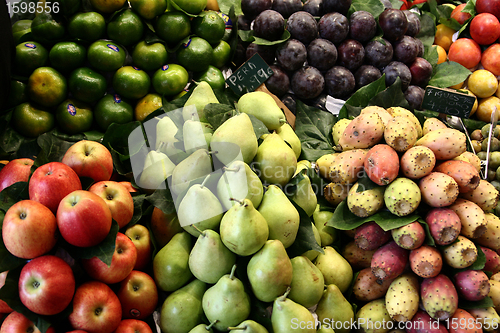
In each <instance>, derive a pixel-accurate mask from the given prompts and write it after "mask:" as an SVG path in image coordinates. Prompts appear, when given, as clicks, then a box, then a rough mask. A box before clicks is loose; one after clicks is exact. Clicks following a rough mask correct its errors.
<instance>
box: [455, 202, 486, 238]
mask: <svg viewBox="0 0 500 333" xmlns="http://www.w3.org/2000/svg"><path fill="white" fill-rule="evenodd" d="M449 208H450V209H451V210H453V211H454V212H455V213H457V215H458V217H459V218H460V223H461V224H462V228H461V231H460V233H461V234H462V235H464V236H465V237H468V238H472V239H476V238H479V237H481V236H482V235H483V234H484V233H485V232H486V230H487V227H486V225H487V223H488V221H487V220H486V215H485V214H484V211H483V210H482V209H481V207H479V206H478V205H477V204H475V203H473V202H472V201H470V200H467V199H462V198H458V199H457V200H455V202H454V203H453V205H451V206H449Z"/></svg>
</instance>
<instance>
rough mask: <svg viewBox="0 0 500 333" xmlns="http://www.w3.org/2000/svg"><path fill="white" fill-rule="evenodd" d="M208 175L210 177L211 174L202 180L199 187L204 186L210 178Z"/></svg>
mask: <svg viewBox="0 0 500 333" xmlns="http://www.w3.org/2000/svg"><path fill="white" fill-rule="evenodd" d="M210 175H211V174H208V175H207V176H206V177H205V179H203V182H202V183H201V185H200V186H201V187H203V186H205V183H206V182H207V180H208V178H210Z"/></svg>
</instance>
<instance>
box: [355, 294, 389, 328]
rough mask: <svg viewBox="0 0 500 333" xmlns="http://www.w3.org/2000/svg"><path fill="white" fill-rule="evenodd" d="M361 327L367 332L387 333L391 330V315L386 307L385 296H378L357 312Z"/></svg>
mask: <svg viewBox="0 0 500 333" xmlns="http://www.w3.org/2000/svg"><path fill="white" fill-rule="evenodd" d="M356 318H357V320H356V322H357V323H359V325H358V326H359V329H360V330H361V331H362V332H366V333H387V332H389V331H390V330H391V327H390V325H387V323H388V322H390V321H392V318H391V316H390V315H389V313H388V312H387V309H386V307H385V298H383V297H382V298H378V299H376V300H373V301H370V302H368V303H366V304H365V305H363V306H362V307H361V309H359V310H358V312H357V313H356ZM384 323H385V325H384Z"/></svg>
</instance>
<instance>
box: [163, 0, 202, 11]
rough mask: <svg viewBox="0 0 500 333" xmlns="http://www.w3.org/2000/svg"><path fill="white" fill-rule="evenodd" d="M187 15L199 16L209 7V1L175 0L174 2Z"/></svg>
mask: <svg viewBox="0 0 500 333" xmlns="http://www.w3.org/2000/svg"><path fill="white" fill-rule="evenodd" d="M172 2H173V3H175V5H177V6H178V7H179V8H180V9H182V10H183V11H185V12H186V13H189V14H193V15H197V14H199V13H201V11H202V10H203V9H205V7H206V6H207V0H175V1H172Z"/></svg>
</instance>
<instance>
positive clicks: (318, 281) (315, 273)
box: [288, 256, 325, 308]
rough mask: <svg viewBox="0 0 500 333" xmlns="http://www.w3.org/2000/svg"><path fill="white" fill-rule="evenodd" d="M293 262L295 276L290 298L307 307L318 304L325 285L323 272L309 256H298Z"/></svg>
mask: <svg viewBox="0 0 500 333" xmlns="http://www.w3.org/2000/svg"><path fill="white" fill-rule="evenodd" d="M291 262H292V268H293V278H292V283H291V285H290V294H288V298H290V299H291V300H292V301H294V302H297V303H299V304H301V305H303V306H305V307H306V308H310V307H312V306H314V305H316V304H318V302H319V300H320V299H321V296H323V289H324V287H325V280H324V278H323V273H321V271H320V270H319V269H318V267H316V266H315V265H314V264H313V263H312V262H311V260H309V259H308V258H307V257H304V256H297V257H294V258H292V259H291Z"/></svg>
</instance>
